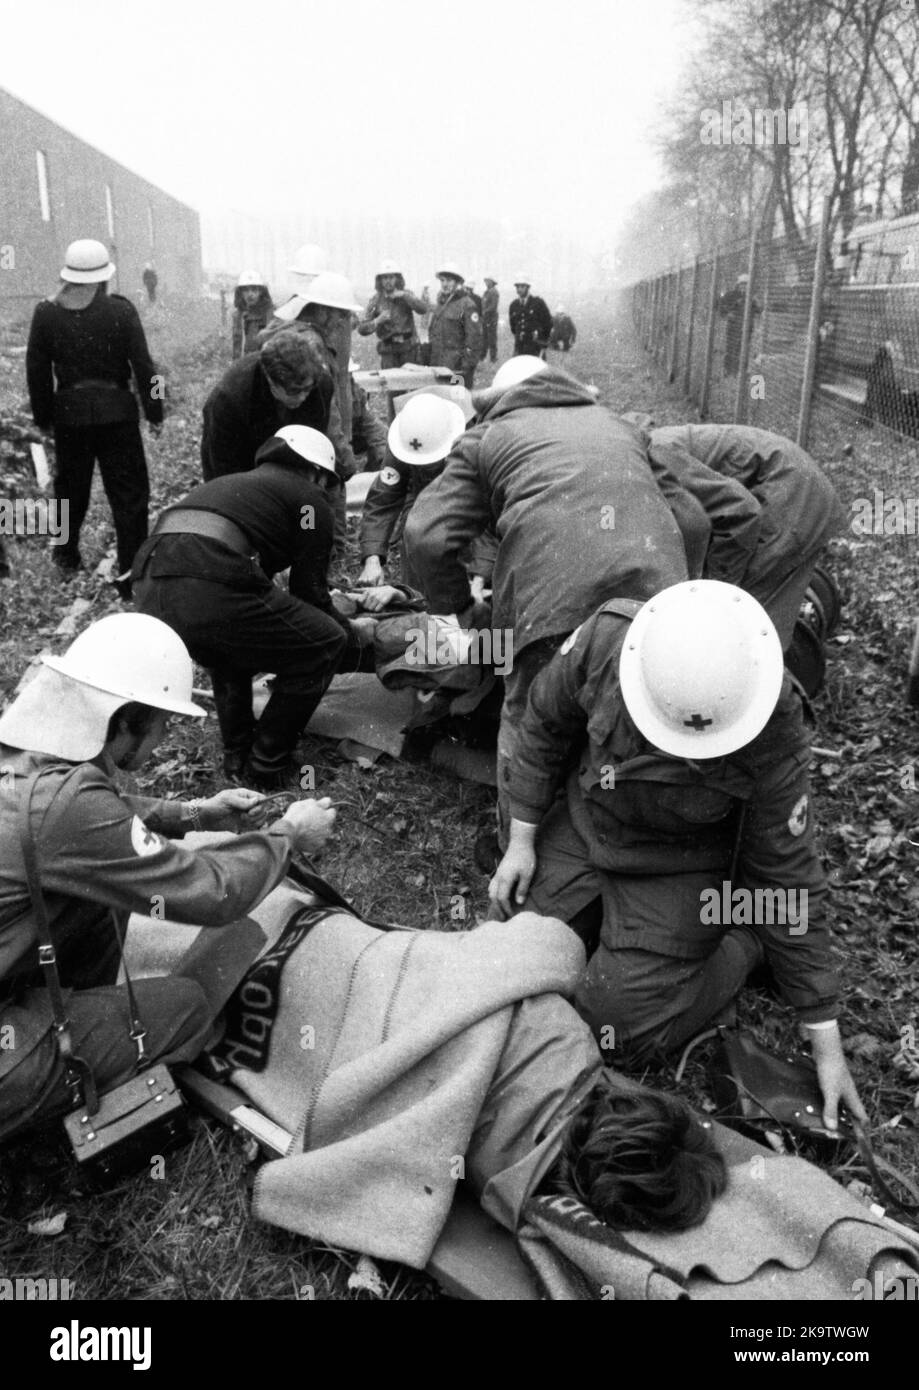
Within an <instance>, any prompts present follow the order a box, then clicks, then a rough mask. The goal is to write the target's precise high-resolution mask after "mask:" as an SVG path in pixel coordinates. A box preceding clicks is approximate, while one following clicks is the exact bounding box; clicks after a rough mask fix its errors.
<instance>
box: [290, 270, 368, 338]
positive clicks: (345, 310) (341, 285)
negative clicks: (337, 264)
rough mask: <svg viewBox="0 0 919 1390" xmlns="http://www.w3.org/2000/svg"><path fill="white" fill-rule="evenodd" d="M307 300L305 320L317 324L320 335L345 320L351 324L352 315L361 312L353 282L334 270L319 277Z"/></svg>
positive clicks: (327, 271) (324, 272)
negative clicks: (352, 285)
mask: <svg viewBox="0 0 919 1390" xmlns="http://www.w3.org/2000/svg"><path fill="white" fill-rule="evenodd" d="M305 298H306V305H305V307H304V318H305V319H307V320H308V322H310V323H312V324H315V326H316V327H317V328H318V329H319V331H320V333H324V332H326V331H327V330H329V329H334V328H335V326H336V325H337V324H338V323H340V322H341V321H342V320H343V319H347V320H348V321H349V322H350V320H351V316H352V314H359V313H360V312H361V306H360V304H358V302H357V300H356V299H355V297H354V290H353V289H352V287H351V281H350V280H349V279H348V277H347V276H346V275H339V274H338V272H337V271H334V270H324V271H322V273H321V274H320V275H317V276H316V278H315V280H314V281H313V282H312V284H311V285H310V287H309V289H308V290H307V291H306V296H305Z"/></svg>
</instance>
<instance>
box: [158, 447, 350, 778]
mask: <svg viewBox="0 0 919 1390" xmlns="http://www.w3.org/2000/svg"><path fill="white" fill-rule="evenodd" d="M256 465H257V466H256V467H255V468H254V469H253V470H251V471H250V472H248V473H240V474H234V475H232V476H228V477H223V478H215V479H213V480H212V481H211V482H209V483H202V484H201V485H200V486H198V487H196V488H192V490H191V492H189V493H188V494H187V495H186V496H185V497H183V498H182V500H181V502H179V503H178V504H177V505H176V506H174V507H170V508H169V509H168V510H167V511H165V512H164V513H163V514H162V516H161V517H160V519H159V521H158V523H157V526H156V529H155V531H154V533H153V535H152V536H151V537H150V539H149V541H148V542H147V543H146V545H145V546H144V547H143V548H142V549H141V551H140V552H139V554H138V557H137V563H136V565H135V574H134V578H135V584H136V601H137V606H138V608H139V609H140V610H141V612H144V613H151V614H153V616H154V617H157V618H160V619H162V620H163V621H164V622H167V623H168V624H169V626H170V627H172V628H174V629H175V631H176V632H178V634H179V636H180V637H181V638H182V639H183V641H184V642H185V643H186V645H187V647H188V649H189V651H190V652H191V654H192V656H193V657H194V659H195V660H196V661H198V662H200V663H201V665H202V666H206V667H207V668H208V670H209V671H210V673H211V680H212V682H213V690H214V700H215V703H216V705H217V717H218V719H219V721H220V733H221V737H222V739H223V746H224V770H225V771H226V773H227V775H228V776H244V777H245V778H246V779H247V780H248V781H249V782H251V783H252V784H253V785H255V786H259V787H262V788H273V787H278V786H283V785H285V784H286V783H287V781H288V780H289V778H290V776H291V773H292V771H293V760H292V755H293V752H294V749H295V747H296V744H297V740H298V738H299V736H300V734H301V732H302V730H303V729H304V728H305V726H306V724H307V723H308V721H309V719H310V716H311V715H312V714H313V711H314V710H315V709H316V706H317V705H318V704H319V701H320V700H321V699H322V696H323V694H324V693H325V691H326V688H327V687H328V685H329V682H330V681H331V679H332V677H333V675H334V674H335V672H336V670H337V669H338V668H339V666H340V664H341V663H342V660H343V658H344V657H345V654H346V650H347V649H348V647H349V646H350V648H351V656H350V658H349V659H350V660H351V661H352V662H354V663H356V659H357V650H358V647H359V646H360V641H359V636H358V634H359V633H360V624H359V623H354V624H352V623H349V622H348V621H347V619H345V618H339V617H338V616H337V615H336V613H335V611H334V609H333V607H332V603H331V599H330V597H329V590H328V584H327V573H328V565H329V554H330V551H331V547H332V533H333V516H332V508H331V507H330V505H329V501H328V497H329V492H330V491H332V490H333V489H337V488H340V487H341V483H340V481H339V479H338V477H337V475H336V472H335V457H334V454H333V451H332V445H331V443H330V441H329V440H328V439H327V438H326V437H325V435H323V434H320V433H319V432H318V431H317V430H312V429H308V428H306V427H304V426H302V425H291V426H288V427H286V428H285V429H282V430H279V431H278V433H277V434H276V435H275V436H274V437H273V438H271V439H269V440H268V441H267V443H266V444H264V445H263V446H262V447H261V449H259V451H258V454H257V455H256ZM288 567H290V582H289V590H290V591H289V592H284V590H282V589H279V588H278V587H277V586H276V585H274V584H272V582H271V581H272V576H273V575H275V574H277V573H278V572H279V571H281V570H285V569H287V568H288ZM259 671H273V672H275V673H276V679H275V682H274V685H273V688H272V693H271V697H270V698H269V700H268V703H267V705H266V706H265V709H264V710H263V711H262V715H261V717H260V718H259V719H258V721H256V719H255V717H254V714H253V710H252V677H253V675H255V674H256V673H257V672H259Z"/></svg>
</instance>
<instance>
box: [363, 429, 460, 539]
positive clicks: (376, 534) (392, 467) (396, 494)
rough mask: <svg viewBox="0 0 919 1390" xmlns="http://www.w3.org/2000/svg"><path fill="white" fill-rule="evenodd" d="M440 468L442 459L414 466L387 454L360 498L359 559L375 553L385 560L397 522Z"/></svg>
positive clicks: (394, 536)
mask: <svg viewBox="0 0 919 1390" xmlns="http://www.w3.org/2000/svg"><path fill="white" fill-rule="evenodd" d="M443 471H444V462H443V461H441V462H440V463H429V464H425V465H422V466H420V467H419V466H418V465H417V464H414V463H411V464H409V463H403V462H402V461H401V459H397V458H395V457H394V456H393V455H392V454H388V456H387V459H386V464H385V466H384V467H383V468H382V469H381V471H380V472H379V473H378V474H377V476H376V477H375V478H374V480H373V482H372V483H371V484H370V488H369V490H368V492H367V497H366V499H365V501H364V511H363V515H362V516H361V533H360V543H361V559H362V560H366V559H367V557H368V555H378V556H379V557H380V560H381V561H385V559H386V556H387V555H388V553H389V548H390V546H391V545H393V544H394V543H395V542H396V541H397V540H398V539H399V523H400V521H402V519H403V518H404V517H405V516H406V515H407V514H408V512H409V511H410V510H411V508H412V507H413V506H414V504H415V502H416V500H417V499H418V497H419V496H420V495H421V493H422V492H423V491H424V489H425V488H426V487H427V486H428V484H429V483H432V482H433V481H434V479H435V478H439V477H440V475H441V473H442V472H443Z"/></svg>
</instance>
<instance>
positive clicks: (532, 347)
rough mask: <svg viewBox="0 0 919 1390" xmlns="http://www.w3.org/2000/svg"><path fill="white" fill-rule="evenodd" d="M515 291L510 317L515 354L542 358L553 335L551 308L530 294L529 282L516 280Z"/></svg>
mask: <svg viewBox="0 0 919 1390" xmlns="http://www.w3.org/2000/svg"><path fill="white" fill-rule="evenodd" d="M514 289H515V290H516V291H517V298H516V299H512V300H511V307H510V310H509V315H508V318H509V322H510V330H511V332H512V333H513V335H514V353H515V355H516V356H518V357H519V356H521V355H522V354H529V355H531V356H533V357H542V356H544V354H545V351H546V348H547V347H548V346H549V337H550V335H551V333H552V314H551V313H550V311H549V306H548V304H547V303H546V301H545V300H544V299H540V298H539V295H536V294H530V282H529V280H525V279H522V278H520V279H517V280H515V281H514Z"/></svg>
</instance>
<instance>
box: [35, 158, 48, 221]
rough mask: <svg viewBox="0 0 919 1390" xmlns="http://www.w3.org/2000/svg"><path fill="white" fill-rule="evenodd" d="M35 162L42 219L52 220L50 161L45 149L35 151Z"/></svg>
mask: <svg viewBox="0 0 919 1390" xmlns="http://www.w3.org/2000/svg"><path fill="white" fill-rule="evenodd" d="M35 164H36V167H37V169H38V201H39V204H40V206H41V220H42V221H43V222H50V221H51V199H50V198H49V197H48V161H47V159H46V158H45V152H44V150H36V151H35Z"/></svg>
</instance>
